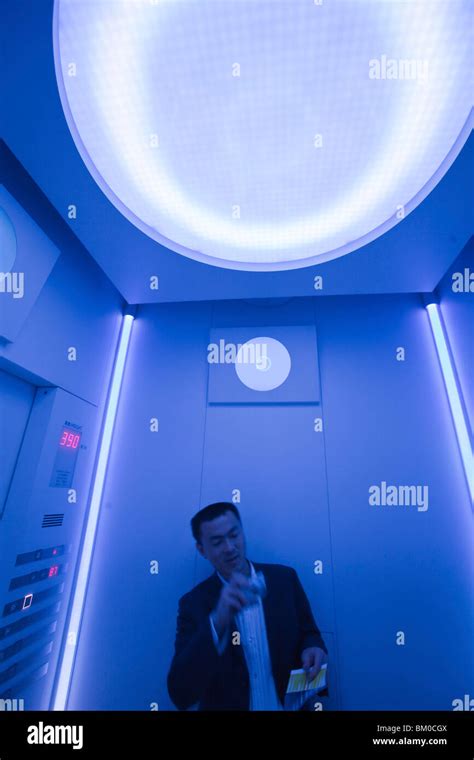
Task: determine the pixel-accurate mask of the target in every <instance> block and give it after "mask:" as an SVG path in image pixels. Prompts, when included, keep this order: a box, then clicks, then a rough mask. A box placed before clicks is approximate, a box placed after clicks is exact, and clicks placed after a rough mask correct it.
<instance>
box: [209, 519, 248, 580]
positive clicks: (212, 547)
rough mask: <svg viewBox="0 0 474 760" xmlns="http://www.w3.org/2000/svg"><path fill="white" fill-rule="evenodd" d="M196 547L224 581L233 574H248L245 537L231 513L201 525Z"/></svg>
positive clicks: (240, 526)
mask: <svg viewBox="0 0 474 760" xmlns="http://www.w3.org/2000/svg"><path fill="white" fill-rule="evenodd" d="M196 546H197V548H198V551H199V553H200V554H202V556H203V557H205V558H206V559H208V560H209V562H210V563H211V564H212V565H213V566H214V568H215V569H216V570H217V571H218V572H219V573H220V574H221V575H222V576H223V577H224V578H225V579H226V580H228V579H229V578H230V576H231V575H232V573H233V572H239V573H245V574H248V571H247V567H248V565H247V561H246V559H245V536H244V532H243V530H242V525H241V524H240V522H239V520H238V519H237V517H236V516H235V515H234V514H233V512H225V513H224V514H223V515H221V516H220V517H216V518H215V519H214V520H210V521H209V522H204V523H202V525H201V541H200V542H198V543H197V544H196Z"/></svg>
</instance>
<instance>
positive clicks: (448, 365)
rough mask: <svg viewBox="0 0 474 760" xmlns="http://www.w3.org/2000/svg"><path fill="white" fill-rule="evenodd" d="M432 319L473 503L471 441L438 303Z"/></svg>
mask: <svg viewBox="0 0 474 760" xmlns="http://www.w3.org/2000/svg"><path fill="white" fill-rule="evenodd" d="M426 310H427V312H428V316H429V318H430V324H431V330H432V332H433V337H434V341H435V344H436V349H437V351H438V358H439V363H440V365H441V372H442V374H443V379H444V384H445V386H446V392H447V394H448V399H449V405H450V407H451V414H452V415H453V421H454V427H455V430H456V436H457V439H458V444H459V450H460V452H461V459H462V463H463V465H464V472H465V474H466V480H467V485H468V487H469V493H470V494H471V503H472V502H474V459H473V455H472V450H471V444H470V441H469V433H468V427H467V423H466V418H465V416H464V411H463V405H462V402H461V397H460V389H459V387H458V383H457V381H456V375H455V372H454V368H453V364H452V360H451V354H450V351H449V346H448V341H447V338H446V333H445V330H444V327H443V320H442V316H441V313H440V310H439V306H438V304H437V303H429V304H427V306H426Z"/></svg>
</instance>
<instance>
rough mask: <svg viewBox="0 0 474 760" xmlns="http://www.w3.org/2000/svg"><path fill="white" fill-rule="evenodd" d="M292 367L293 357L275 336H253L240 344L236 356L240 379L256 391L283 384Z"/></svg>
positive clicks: (236, 367)
mask: <svg viewBox="0 0 474 760" xmlns="http://www.w3.org/2000/svg"><path fill="white" fill-rule="evenodd" d="M290 369H291V357H290V354H289V353H288V349H287V348H286V346H284V345H283V343H280V341H279V340H275V338H266V337H260V338H252V339H251V340H248V341H247V342H246V343H244V344H243V345H242V346H240V348H239V350H238V351H237V356H236V357H235V371H236V373H237V377H238V378H239V380H240V381H241V382H242V383H243V384H244V385H246V386H247V387H248V388H251V389H252V390H254V391H271V390H273V389H274V388H278V387H279V386H280V385H282V384H283V383H284V382H285V380H286V378H287V377H288V375H289V374H290Z"/></svg>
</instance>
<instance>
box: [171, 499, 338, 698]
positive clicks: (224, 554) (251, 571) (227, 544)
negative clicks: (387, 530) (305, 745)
mask: <svg viewBox="0 0 474 760" xmlns="http://www.w3.org/2000/svg"><path fill="white" fill-rule="evenodd" d="M191 529H192V532H193V536H194V538H195V540H196V547H197V549H198V551H199V553H200V554H201V555H202V556H203V557H205V558H206V559H208V560H209V562H210V563H211V564H212V565H213V567H214V569H215V572H214V573H213V575H211V576H210V577H209V578H207V580H205V581H203V582H202V583H199V584H198V585H197V586H196V587H195V588H193V589H192V591H190V592H188V593H187V594H185V595H184V596H182V597H181V599H180V600H179V606H178V620H177V630H176V641H175V653H174V656H173V660H172V663H171V667H170V670H169V673H168V691H169V694H170V697H171V699H172V701H173V702H174V704H175V705H176V707H177V708H178V709H180V710H186V709H188V708H189V707H191V706H194V705H195V704H196V703H198V709H199V710H281V709H283V707H282V706H283V701H284V695H285V692H286V688H287V684H288V678H289V675H290V671H291V670H293V669H295V668H301V667H303V668H304V669H305V671H306V674H307V677H308V678H309V679H310V680H311V679H312V678H314V676H315V675H316V674H317V673H318V672H319V670H320V668H321V665H322V664H323V663H324V662H326V661H327V649H326V645H325V643H324V641H323V639H322V637H321V634H320V631H319V629H318V626H317V625H316V623H315V620H314V617H313V614H312V612H311V608H310V605H309V602H308V599H307V597H306V594H305V592H304V590H303V587H302V586H301V583H300V581H299V578H298V576H297V574H296V571H295V570H294V569H293V568H291V567H287V566H285V565H270V564H263V563H259V562H250V561H249V560H248V559H247V558H246V556H245V555H246V547H245V536H244V532H243V528H242V523H241V519H240V514H239V512H238V510H237V508H236V507H235V505H234V504H232V503H230V502H218V503H216V504H210V505H209V506H207V507H205V508H204V509H201V510H200V511H199V512H198V513H197V514H196V515H195V516H194V517H193V519H192V520H191ZM260 574H262V575H263V577H262V575H260ZM262 582H263V587H264V589H262ZM262 594H263V596H262Z"/></svg>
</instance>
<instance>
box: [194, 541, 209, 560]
mask: <svg viewBox="0 0 474 760" xmlns="http://www.w3.org/2000/svg"><path fill="white" fill-rule="evenodd" d="M196 549H197V550H198V552H199V554H200V555H201V557H204V559H207V557H206V553H205V551H204V547H203V545H202V544H200V543H199V541H196Z"/></svg>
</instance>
